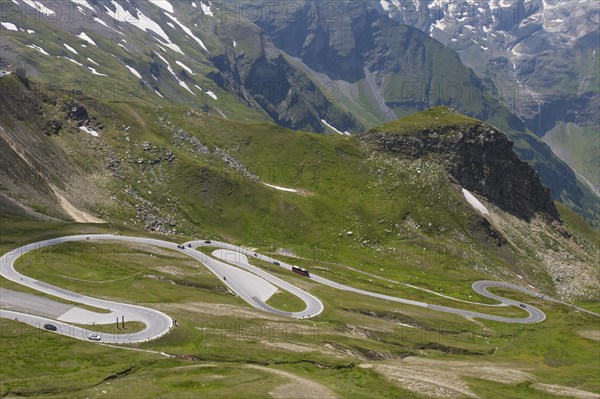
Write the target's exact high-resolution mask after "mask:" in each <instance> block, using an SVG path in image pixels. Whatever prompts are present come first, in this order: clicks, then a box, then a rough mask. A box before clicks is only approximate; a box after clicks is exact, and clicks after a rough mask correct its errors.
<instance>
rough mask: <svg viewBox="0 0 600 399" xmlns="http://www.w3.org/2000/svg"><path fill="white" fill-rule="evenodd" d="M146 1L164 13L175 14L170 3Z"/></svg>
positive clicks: (160, 0) (154, 0)
mask: <svg viewBox="0 0 600 399" xmlns="http://www.w3.org/2000/svg"><path fill="white" fill-rule="evenodd" d="M148 1H149V2H150V3H152V4H154V5H155V6H157V7H160V8H162V9H163V10H165V11H168V12H175V10H174V9H173V6H172V5H171V3H169V2H168V1H166V0H148Z"/></svg>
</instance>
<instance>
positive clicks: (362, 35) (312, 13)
mask: <svg viewBox="0 0 600 399" xmlns="http://www.w3.org/2000/svg"><path fill="white" fill-rule="evenodd" d="M295 4H296V8H297V11H296V14H294V15H297V16H296V17H295V18H293V19H291V18H290V17H289V15H287V14H286V13H285V12H284V11H281V10H278V9H277V8H276V9H275V10H274V12H273V13H270V14H269V17H268V18H266V17H265V18H260V19H257V23H258V24H259V25H260V26H261V27H263V28H264V29H265V31H267V32H268V33H269V34H270V36H271V37H272V39H273V41H274V42H275V44H277V46H278V47H279V48H281V49H282V50H284V51H285V52H286V53H287V54H289V55H290V56H292V57H294V58H296V59H297V60H298V62H299V63H300V64H301V65H304V70H306V71H307V73H309V74H310V75H311V76H314V75H316V76H318V77H319V79H320V81H321V82H322V83H323V84H324V85H333V86H335V87H337V88H338V89H337V91H336V98H337V99H338V100H339V101H340V102H341V103H342V104H345V105H346V106H347V108H348V109H350V110H352V111H353V112H354V114H355V115H362V116H363V118H365V119H363V123H364V124H365V125H367V126H373V122H375V121H376V120H377V121H378V122H382V121H383V120H389V119H394V118H396V117H399V116H402V115H405V114H406V113H409V112H412V111H415V110H418V109H423V108H427V107H430V106H434V105H440V104H445V105H449V106H451V107H452V108H454V109H456V110H458V111H459V112H463V113H465V114H467V115H470V116H473V117H476V118H479V119H482V120H485V121H487V122H489V123H491V124H492V125H494V126H496V127H498V128H500V129H501V130H503V131H505V132H507V134H508V135H509V136H510V137H511V138H512V139H513V140H514V142H515V150H516V151H517V154H518V155H519V156H520V157H521V159H523V160H525V161H527V162H529V163H531V164H532V165H533V166H534V168H535V169H536V170H537V171H538V173H540V175H541V177H542V180H543V181H544V183H545V184H546V185H548V186H549V187H550V189H551V190H552V193H553V196H554V198H556V199H559V200H561V201H564V202H565V203H568V204H570V206H575V209H577V211H578V212H580V213H581V214H583V215H585V216H586V217H587V219H588V220H589V221H590V222H591V223H593V224H595V225H597V223H598V220H597V214H598V198H597V196H596V195H595V194H594V192H593V191H592V190H591V189H590V187H589V186H588V185H587V184H585V183H583V182H581V181H579V180H578V178H577V176H576V175H575V173H573V172H572V171H571V170H569V168H568V167H567V166H566V165H565V164H564V162H561V160H559V159H558V158H557V157H556V155H554V154H553V153H552V151H551V150H550V148H549V147H548V146H547V145H545V144H544V143H543V142H542V141H541V140H539V139H538V138H537V137H535V135H533V134H532V133H531V132H530V131H529V130H528V129H527V127H526V126H525V125H524V124H523V123H522V122H521V121H520V120H519V119H518V118H517V117H516V116H515V115H514V114H513V113H511V111H509V109H508V108H507V107H505V106H504V105H502V104H501V103H500V101H499V100H501V99H499V98H494V96H492V95H491V94H489V92H488V91H486V84H485V83H484V82H482V81H481V80H480V79H479V78H478V77H477V76H476V75H475V74H474V73H473V71H472V70H469V69H467V68H465V67H464V66H463V65H462V64H461V62H460V60H459V58H458V56H457V54H456V53H454V52H452V51H450V50H449V49H448V48H446V47H444V46H442V45H440V43H439V42H437V41H435V40H431V39H430V38H429V37H428V36H427V35H425V34H422V33H421V32H419V31H416V30H415V29H411V28H410V27H408V26H407V25H399V24H397V23H396V22H394V21H393V20H392V19H389V18H387V16H385V15H384V16H382V15H381V9H380V8H378V7H379V5H378V4H377V3H374V2H368V1H365V2H346V1H341V2H336V3H335V4H334V5H329V6H328V7H326V6H324V5H323V6H321V7H320V6H318V5H317V4H315V3H314V2H310V1H304V2H298V3H295ZM264 7H265V8H266V6H264ZM296 8H295V9H296ZM278 11H280V12H278ZM392 16H394V15H393V14H392ZM365 110H367V112H364V111H365Z"/></svg>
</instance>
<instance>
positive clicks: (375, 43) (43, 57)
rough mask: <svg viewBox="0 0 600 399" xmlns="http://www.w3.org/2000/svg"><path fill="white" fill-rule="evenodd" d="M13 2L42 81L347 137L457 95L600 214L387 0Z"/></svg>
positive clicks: (21, 51) (570, 199)
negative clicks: (392, 14)
mask: <svg viewBox="0 0 600 399" xmlns="http://www.w3.org/2000/svg"><path fill="white" fill-rule="evenodd" d="M2 4H3V9H6V12H5V13H4V16H3V18H4V19H6V20H7V21H6V22H7V23H10V24H11V25H6V26H8V27H10V29H9V28H6V27H4V25H3V27H2V33H3V34H2V37H1V38H0V46H2V49H3V51H2V59H1V60H0V61H1V64H2V65H8V64H12V65H19V64H20V63H23V64H24V65H25V66H26V70H27V73H28V74H29V75H31V76H39V78H40V81H41V82H44V83H51V84H54V85H58V86H61V87H69V88H71V89H72V90H74V91H76V90H79V91H82V92H84V93H86V94H88V95H90V96H94V97H97V98H102V97H103V98H106V99H112V100H114V101H123V100H127V99H128V98H130V97H134V98H140V99H143V100H144V101H146V102H149V103H153V104H161V105H170V104H189V103H191V104H194V107H195V108H197V109H199V110H203V111H208V112H210V113H212V114H214V115H220V116H223V117H226V118H230V119H235V120H240V121H254V122H258V121H267V120H271V121H275V122H276V123H278V124H280V125H283V126H285V127H289V128H293V129H303V130H309V131H315V132H328V133H331V134H338V133H339V134H342V135H343V134H350V132H351V133H358V132H360V131H362V130H363V129H364V128H365V127H372V126H375V125H377V124H379V123H381V122H383V121H385V120H392V119H395V118H396V117H398V116H402V115H404V114H406V113H410V112H413V111H416V110H420V109H423V108H426V107H429V106H433V105H439V104H446V105H450V106H452V107H453V108H455V109H457V110H459V111H460V112H463V113H465V114H468V115H470V116H473V117H477V118H480V119H483V120H485V121H487V122H489V123H491V124H493V125H494V126H496V127H498V128H499V129H501V130H503V131H506V132H507V134H509V136H510V137H511V138H512V139H513V141H514V142H515V149H516V151H517V153H518V155H519V156H520V157H521V159H523V160H525V161H527V162H530V163H531V164H532V165H533V166H534V168H535V169H536V170H537V171H538V173H539V174H540V176H541V177H542V180H543V181H544V183H545V184H546V185H548V186H549V187H550V189H551V191H552V193H553V196H554V198H555V199H559V200H561V201H563V202H564V203H566V204H568V205H569V206H570V207H572V208H573V209H575V210H576V211H577V212H579V213H580V214H582V215H584V216H585V217H586V218H587V220H588V221H590V223H592V224H597V215H598V209H597V208H598V207H597V203H596V202H597V201H596V200H595V197H594V196H593V194H592V193H591V189H590V188H589V187H588V186H587V185H585V184H583V183H580V182H579V181H578V180H577V177H576V175H575V174H574V173H573V172H572V171H571V170H570V169H569V168H568V167H567V166H566V165H565V164H564V163H563V162H561V161H560V160H559V159H557V158H556V157H555V156H554V155H553V154H552V152H551V151H550V149H549V148H548V147H547V146H546V145H545V144H543V143H542V142H540V141H539V140H538V139H537V138H536V137H535V136H534V135H533V134H531V133H530V132H529V131H527V129H526V128H525V126H524V125H523V124H522V123H521V122H520V121H519V120H518V118H516V117H515V116H514V115H513V114H511V112H510V111H509V110H508V109H507V108H505V107H504V106H502V105H501V104H499V103H498V101H497V100H496V99H494V98H493V97H491V96H489V95H488V94H487V92H486V91H485V90H484V85H483V84H482V82H481V81H480V80H479V79H478V78H477V77H476V76H475V74H474V73H473V72H472V71H470V70H469V69H467V68H465V67H464V66H463V65H462V63H461V61H460V59H459V58H458V56H457V55H456V53H454V52H452V51H451V50H449V49H448V48H446V47H444V46H442V45H441V44H440V43H439V42H437V41H435V40H432V39H431V38H429V37H428V36H427V35H424V34H423V33H421V32H420V31H418V30H417V29H414V28H411V27H408V26H406V25H398V24H396V23H395V22H393V20H391V19H389V18H388V17H387V16H385V15H383V16H382V15H381V10H380V9H379V8H378V5H377V4H371V3H368V2H367V3H363V2H347V1H346V2H336V3H334V9H331V5H327V4H324V5H319V3H314V2H298V3H297V4H295V7H296V8H297V13H295V14H293V15H292V14H290V12H292V11H291V10H290V9H289V8H285V7H281V6H273V5H270V6H269V5H268V4H265V3H261V2H258V3H254V2H252V3H247V2H241V3H237V2H232V3H228V2H225V3H222V4H219V5H216V4H215V5H210V4H208V3H207V4H204V3H201V4H202V6H199V5H198V4H196V3H195V2H173V3H169V2H167V1H158V2H141V3H131V2H128V1H125V0H118V1H111V0H100V1H97V2H87V1H66V2H62V3H48V7H47V8H44V7H45V6H41V4H44V2H38V3H31V2H29V3H28V2H21V1H18V0H17V1H16V3H15V2H8V1H4V2H3V3H2ZM32 4H33V5H36V4H37V6H36V7H37V9H35V8H33V7H32ZM332 4H333V3H332ZM50 5H51V6H50ZM194 6H195V7H194ZM269 7H271V8H269ZM273 7H274V8H273ZM328 7H329V8H328ZM296 8H294V9H296ZM252 10H254V11H255V13H253V12H252ZM257 10H260V12H259V13H258V14H257V12H258V11H257ZM267 10H272V12H270V13H267V12H266V11H267ZM11 21H12V22H11ZM3 22H4V21H3ZM13 26H14V29H13Z"/></svg>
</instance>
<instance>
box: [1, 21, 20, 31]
mask: <svg viewBox="0 0 600 399" xmlns="http://www.w3.org/2000/svg"><path fill="white" fill-rule="evenodd" d="M0 24H1V25H2V27H3V28H4V29H8V30H12V31H13V32H18V31H19V29H18V28H17V26H16V25H15V24H13V23H10V22H0Z"/></svg>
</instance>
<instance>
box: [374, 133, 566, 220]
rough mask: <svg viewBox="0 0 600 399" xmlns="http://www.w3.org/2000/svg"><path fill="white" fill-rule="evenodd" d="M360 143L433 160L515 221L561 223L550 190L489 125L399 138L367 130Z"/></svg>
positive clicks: (401, 154) (465, 186) (400, 135)
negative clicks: (541, 217) (543, 218)
mask: <svg viewBox="0 0 600 399" xmlns="http://www.w3.org/2000/svg"><path fill="white" fill-rule="evenodd" d="M363 140H366V141H367V142H370V143H374V144H375V145H376V146H377V147H378V148H379V149H380V150H383V151H386V152H388V153H393V154H397V155H399V156H402V157H408V158H410V159H417V158H423V157H435V158H437V159H439V161H440V162H441V163H443V164H444V165H445V166H446V169H447V170H448V172H449V173H450V174H451V175H452V176H453V177H454V178H455V179H456V180H457V181H458V182H459V183H460V185H461V186H463V187H464V188H466V189H467V190H469V191H473V192H476V193H478V194H480V195H483V196H485V197H486V198H487V199H488V200H489V201H491V202H493V203H494V204H496V205H497V206H498V207H500V208H501V209H503V210H505V211H507V212H509V213H511V214H513V215H515V216H517V217H519V218H522V219H525V220H530V219H531V218H532V217H533V216H534V215H535V214H536V213H540V212H542V213H545V214H547V215H549V216H550V218H552V219H554V220H560V218H559V215H558V211H557V209H556V207H555V205H554V202H553V201H552V198H551V196H550V190H549V189H548V188H547V187H546V186H544V185H543V184H542V182H541V180H540V177H539V176H538V174H537V172H536V171H534V170H533V169H532V168H531V167H530V166H529V164H527V163H526V162H523V161H521V160H520V159H519V158H518V157H517V155H516V154H515V153H514V152H513V150H512V147H513V142H512V141H511V140H510V139H509V138H508V137H506V135H504V134H503V133H502V132H500V131H498V130H497V129H495V128H494V127H492V126H489V125H487V124H484V123H481V124H474V125H461V126H445V127H441V128H431V129H424V130H420V131H415V132H408V133H406V132H403V133H398V134H394V133H388V132H385V133H384V132H377V131H371V132H369V133H367V134H366V135H365V136H364V137H363Z"/></svg>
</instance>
